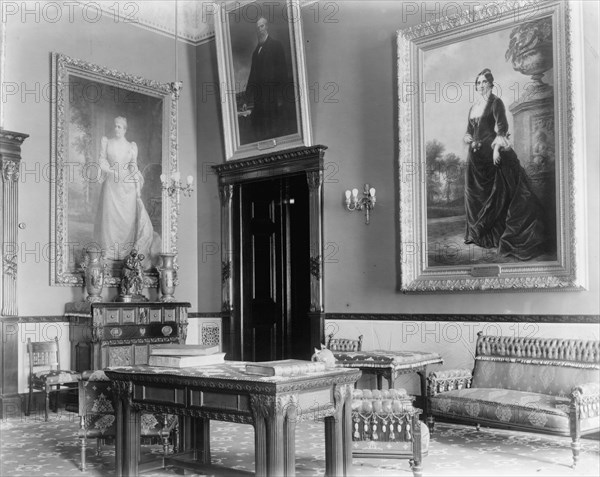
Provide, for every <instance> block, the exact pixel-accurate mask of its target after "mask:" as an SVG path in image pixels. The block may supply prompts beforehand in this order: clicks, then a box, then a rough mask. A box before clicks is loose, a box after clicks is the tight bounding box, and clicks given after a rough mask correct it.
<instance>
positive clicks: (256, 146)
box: [213, 0, 312, 161]
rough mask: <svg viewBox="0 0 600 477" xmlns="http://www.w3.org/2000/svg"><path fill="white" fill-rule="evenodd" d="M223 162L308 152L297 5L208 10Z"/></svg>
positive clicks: (290, 1) (284, 0) (247, 4)
mask: <svg viewBox="0 0 600 477" xmlns="http://www.w3.org/2000/svg"><path fill="white" fill-rule="evenodd" d="M213 11H214V13H215V15H214V23H215V39H216V44H217V61H218V66H219V89H220V93H221V110H222V115H223V127H224V131H223V133H224V138H225V156H226V157H225V159H226V160H227V161H230V160H235V159H242V158H247V157H251V156H256V155H260V154H265V153H271V152H272V153H276V152H279V151H282V150H286V149H290V148H293V147H297V146H310V145H311V144H312V133H311V126H310V116H309V107H308V103H309V99H308V88H307V80H306V67H305V60H304V42H303V35H302V23H301V15H300V3H299V2H298V1H297V0H281V1H275V2H270V1H262V0H261V1H242V2H216V3H214V4H213Z"/></svg>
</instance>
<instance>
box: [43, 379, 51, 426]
mask: <svg viewBox="0 0 600 477" xmlns="http://www.w3.org/2000/svg"><path fill="white" fill-rule="evenodd" d="M49 410H50V392H49V390H48V386H46V388H45V389H44V421H48V411H49Z"/></svg>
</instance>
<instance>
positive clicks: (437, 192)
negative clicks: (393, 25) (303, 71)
mask: <svg viewBox="0 0 600 477" xmlns="http://www.w3.org/2000/svg"><path fill="white" fill-rule="evenodd" d="M576 3H577V2H561V1H558V0H528V1H523V2H494V3H483V2H482V5H481V6H480V7H478V8H475V9H469V10H468V11H465V12H462V13H457V14H456V15H453V16H448V17H444V18H441V19H439V20H437V21H432V22H427V23H423V24H420V25H417V26H414V27H410V28H406V29H403V30H399V31H398V32H397V61H398V68H397V71H398V84H397V87H398V111H399V114H398V128H399V133H398V138H399V157H398V174H399V221H400V242H399V247H398V256H399V272H400V274H399V280H398V288H399V291H401V292H403V293H417V292H419V293H446V292H481V291H487V292H490V291H558V290H565V291H575V290H583V289H585V287H586V286H587V270H586V254H587V246H586V240H587V239H586V227H585V213H584V211H583V210H581V209H582V207H581V206H579V201H580V200H581V199H582V198H583V199H584V198H585V177H584V175H583V172H582V171H583V170H584V167H585V147H584V145H585V137H584V127H583V120H584V118H582V117H581V114H580V112H581V108H579V104H580V103H581V102H582V101H583V92H581V91H578V90H579V89H582V88H579V87H578V86H575V85H577V84H579V83H578V81H581V80H583V75H582V71H583V70H582V65H581V63H582V62H581V58H580V56H581V55H582V53H581V52H582V51H583V50H582V33H581V31H582V27H581V18H582V15H581V6H578V5H577V4H576ZM532 38H533V41H531V40H532ZM528 41H529V44H527V42H528ZM448 58H453V61H452V62H450V63H449V62H448V61H447V60H448ZM454 60H456V61H454ZM485 69H490V70H491V72H492V76H493V78H491V79H492V80H493V81H492V84H493V86H492V89H491V94H490V92H489V91H488V92H487V95H485V94H484V92H483V91H482V90H478V89H477V88H478V86H477V85H476V80H478V79H480V78H482V76H485V75H482V74H481V73H482V72H483V71H485ZM485 79H486V81H487V79H488V77H487V76H486V77H485ZM478 95H479V96H478ZM498 98H500V101H498ZM477 103H479V108H480V109H479V112H478V113H475V111H476V104H477ZM502 105H504V107H503V106H502ZM500 110H502V111H504V112H505V118H504V123H508V132H509V134H510V135H506V136H503V137H506V138H508V139H509V140H510V142H509V145H508V146H507V147H504V146H506V144H502V146H501V147H500V146H496V145H495V144H496V143H495V142H492V139H495V137H498V136H501V135H502V134H501V133H500V132H499V130H500V129H502V127H500V128H499V126H498V124H499V121H500V119H499V118H501V115H500V113H498V111H500ZM486 114H487V116H486ZM487 118H491V119H490V121H495V127H494V126H492V128H491V130H492V131H495V133H494V134H492V133H490V134H488V136H487V138H489V139H481V141H480V140H479V137H484V136H483V134H484V130H483V126H480V125H481V124H482V122H483V121H485V120H486V119H487ZM491 124H494V123H491ZM480 127H481V128H482V129H479V128H480ZM473 128H477V129H473ZM489 130H490V129H488V131H489ZM473 131H475V132H473ZM467 133H472V134H475V135H477V134H480V135H481V136H477V137H473V136H472V135H470V134H467ZM482 141H483V142H482ZM485 141H489V142H488V143H486V142H485ZM482 143H483V144H484V146H482V145H481V144H482ZM486 144H487V147H488V149H485V147H486ZM495 147H497V148H498V151H501V152H497V151H495V150H494V148H495ZM511 150H512V152H511ZM486 151H489V154H488V153H487V152H486ZM507 151H508V152H507ZM513 152H514V153H513ZM494 154H499V157H500V160H499V162H498V164H496V163H495V162H493V160H494V159H493V157H496V158H497V157H498V156H494ZM515 157H516V158H518V159H517V160H516V162H515V160H514V158H515ZM511 158H512V159H511ZM477 161H478V162H477ZM485 161H488V162H485ZM482 164H484V165H486V166H485V167H487V169H485V171H487V172H485V173H484V172H481V170H480V169H478V168H479V167H481V165H482ZM515 164H516V165H515ZM493 167H495V169H492V168H493ZM482 170H483V169H482ZM490 171H494V172H490ZM498 171H501V172H498ZM510 171H512V172H510ZM480 172H481V174H484V175H482V176H476V175H474V174H475V173H480ZM509 173H510V174H513V175H511V176H510V177H516V178H518V179H517V180H516V182H515V183H516V184H517V186H515V187H517V188H519V191H518V192H514V190H515V189H514V188H513V186H512V185H510V184H512V183H510V184H509V182H510V181H506V180H505V179H504V180H503V179H502V177H504V178H506V177H509V176H508V175H507V174H509ZM485 174H487V175H485ZM481 177H485V178H486V180H489V181H501V183H500V186H501V187H505V189H500V190H503V191H504V192H503V194H504V195H502V196H494V197H501V199H498V204H501V205H500V206H499V207H498V208H497V209H493V208H492V209H490V207H493V205H494V204H492V205H490V203H489V202H487V200H488V199H489V198H490V197H492V194H491V193H488V194H487V195H486V196H485V197H483V196H482V195H481V194H479V192H474V191H475V190H477V191H480V190H488V189H485V187H488V186H483V185H481V184H482V182H478V181H480V180H482V179H481ZM502 181H503V182H502ZM493 183H494V184H495V185H497V184H498V182H493ZM502 183H503V184H509V185H505V186H502ZM474 184H475V186H477V187H480V189H473V187H474ZM497 190H498V189H494V193H496V191H497ZM478 194H479V195H478ZM528 194H529V195H528ZM531 194H533V195H535V196H536V197H537V204H538V205H536V206H535V207H534V206H531V209H527V210H528V212H526V213H525V212H523V213H522V212H518V211H514V210H515V209H507V208H508V207H512V205H507V204H518V203H519V202H518V200H519V198H520V197H522V196H528V197H531ZM481 197H483V198H481ZM507 197H508V199H507ZM479 198H481V200H479ZM511 200H513V202H511ZM532 200H533V199H532ZM481 204H484V205H483V206H482V205H481ZM484 206H485V207H488V209H486V211H489V210H496V211H498V210H499V211H501V212H498V214H497V215H496V216H494V217H495V218H494V219H493V220H490V219H489V217H490V216H486V215H485V214H486V213H487V212H485V211H483V209H484ZM527 207H529V206H527ZM506 210H510V212H509V213H508V215H507V213H506V212H505V211H506ZM513 211H514V212H513ZM521 213H522V214H523V215H519V214H521ZM511 214H512V215H511ZM498 217H500V218H498ZM532 217H533V218H532ZM486 221H487V222H486ZM509 221H512V222H509ZM486 224H487V225H486ZM509 224H510V227H511V228H510V229H509ZM524 224H527V227H529V225H531V224H538V225H539V226H538V225H535V227H536V228H533V227H534V225H531V227H532V228H530V229H529V228H528V229H526V226H525V225H524ZM486 227H487V228H486ZM525 230H528V231H529V230H534V233H532V235H531V236H533V237H537V242H530V241H529V240H530V237H528V238H527V241H525V239H523V240H524V241H523V242H518V243H517V242H513V243H512V245H511V242H510V240H512V238H511V233H514V235H515V236H520V237H523V235H522V234H523V233H524V231H525ZM519 234H521V235H519ZM535 234H537V235H535ZM507 244H508V245H507ZM511 247H512V248H511ZM528 247H529V248H528Z"/></svg>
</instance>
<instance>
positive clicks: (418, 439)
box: [352, 389, 429, 477]
mask: <svg viewBox="0 0 600 477" xmlns="http://www.w3.org/2000/svg"><path fill="white" fill-rule="evenodd" d="M419 414H421V410H420V409H417V408H415V407H413V405H412V400H411V398H410V397H409V396H408V395H407V394H406V391H405V390H404V389H389V390H388V389H385V390H378V389H373V390H371V389H354V391H353V394H352V457H378V458H396V459H409V465H410V468H411V470H412V471H413V474H414V476H415V477H421V476H422V473H421V472H422V467H421V462H422V459H423V457H424V456H426V455H427V452H428V450H429V429H428V428H427V425H426V424H425V423H423V422H421V421H420V420H419Z"/></svg>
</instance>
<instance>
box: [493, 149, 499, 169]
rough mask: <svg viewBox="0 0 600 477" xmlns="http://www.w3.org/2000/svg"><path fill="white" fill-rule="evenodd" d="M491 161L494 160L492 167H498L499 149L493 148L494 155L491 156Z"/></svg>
mask: <svg viewBox="0 0 600 477" xmlns="http://www.w3.org/2000/svg"><path fill="white" fill-rule="evenodd" d="M492 157H493V159H494V165H495V166H499V165H500V149H499V148H497V147H495V148H494V154H493V156H492Z"/></svg>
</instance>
